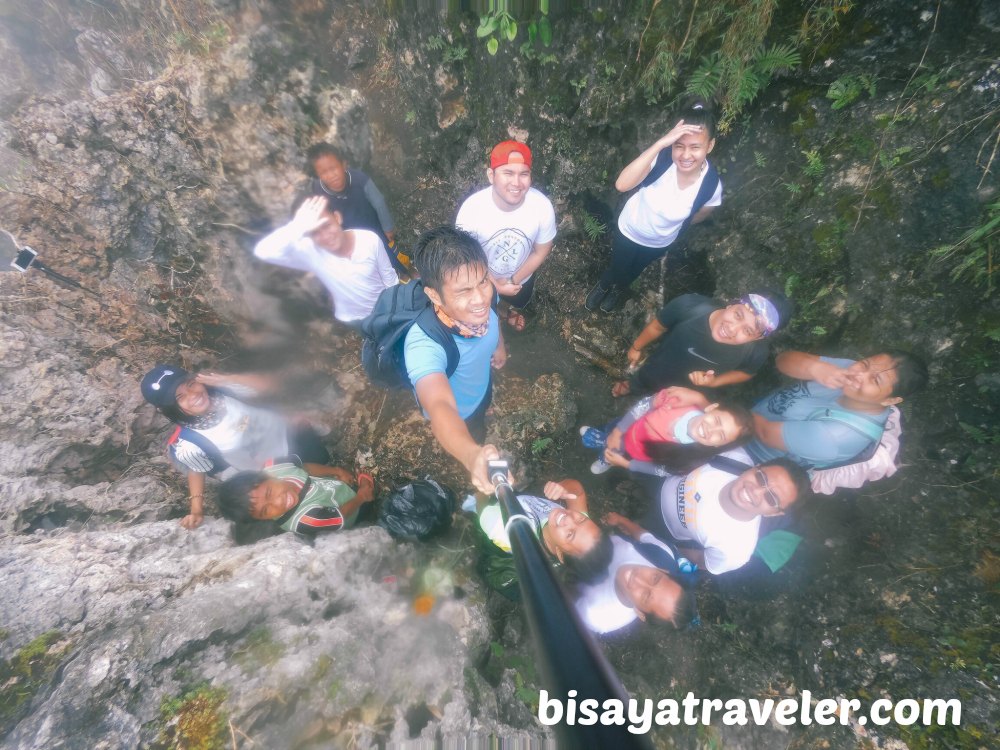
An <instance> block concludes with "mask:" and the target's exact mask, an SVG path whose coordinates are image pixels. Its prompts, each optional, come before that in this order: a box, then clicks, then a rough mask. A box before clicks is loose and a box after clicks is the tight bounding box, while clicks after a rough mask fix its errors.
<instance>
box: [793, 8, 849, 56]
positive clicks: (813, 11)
mask: <svg viewBox="0 0 1000 750" xmlns="http://www.w3.org/2000/svg"><path fill="white" fill-rule="evenodd" d="M853 8H854V2H853V0H815V1H814V2H813V3H811V4H810V5H809V9H808V10H807V11H806V13H805V15H804V16H802V23H801V24H799V31H798V34H797V36H796V43H797V44H802V45H804V44H807V43H818V42H819V41H820V40H822V39H823V38H824V37H826V36H827V35H828V34H830V32H832V31H834V30H836V28H837V26H838V25H839V23H840V17H841V16H844V15H846V14H847V13H850V11H851V9H853Z"/></svg>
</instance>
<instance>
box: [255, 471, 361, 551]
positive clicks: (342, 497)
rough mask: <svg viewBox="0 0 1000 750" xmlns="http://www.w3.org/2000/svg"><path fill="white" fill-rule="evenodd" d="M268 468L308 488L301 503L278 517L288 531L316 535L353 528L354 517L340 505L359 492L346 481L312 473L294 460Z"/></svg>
mask: <svg viewBox="0 0 1000 750" xmlns="http://www.w3.org/2000/svg"><path fill="white" fill-rule="evenodd" d="M264 471H265V472H266V473H267V474H269V475H271V476H272V477H275V478H277V479H280V480H282V481H284V482H291V483H292V484H294V485H296V486H297V487H299V489H300V490H301V488H302V487H305V486H306V484H307V483H308V487H307V488H306V493H305V496H304V497H301V498H300V499H299V504H298V505H296V506H295V507H294V508H292V509H291V510H290V511H288V513H286V514H285V515H283V516H282V517H281V518H279V519H278V525H279V526H280V527H281V528H282V529H284V530H285V531H294V532H297V533H299V534H308V535H310V536H312V535H315V534H316V533H317V532H320V531H337V530H339V529H342V528H346V527H349V526H350V525H351V523H352V522H353V521H354V516H353V515H352V516H351V517H349V518H345V517H344V514H343V513H341V512H340V506H341V505H342V504H344V503H346V502H348V501H350V500H351V499H353V498H354V496H355V494H356V493H355V492H354V490H352V489H351V488H350V487H349V486H348V485H346V484H344V483H343V482H341V481H339V480H337V479H332V478H328V477H313V476H309V474H308V473H307V472H306V470H305V469H303V468H302V467H300V466H296V465H295V464H293V463H278V464H273V465H271V466H267V467H265V468H264Z"/></svg>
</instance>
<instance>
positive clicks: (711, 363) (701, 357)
mask: <svg viewBox="0 0 1000 750" xmlns="http://www.w3.org/2000/svg"><path fill="white" fill-rule="evenodd" d="M688 354H692V355H694V356H695V357H697V358H698V359H703V360H705V361H706V362H708V363H709V364H710V365H717V364H719V363H718V362H716V361H715V360H714V359H709V358H708V357H706V356H704V355H701V354H698V352H696V351H695V350H694V347H693V346H689V347H688Z"/></svg>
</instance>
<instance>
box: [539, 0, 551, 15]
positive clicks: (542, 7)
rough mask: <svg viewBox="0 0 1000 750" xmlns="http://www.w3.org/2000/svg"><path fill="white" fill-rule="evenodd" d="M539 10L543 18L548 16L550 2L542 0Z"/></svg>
mask: <svg viewBox="0 0 1000 750" xmlns="http://www.w3.org/2000/svg"><path fill="white" fill-rule="evenodd" d="M538 10H540V11H541V12H542V15H543V16H547V15H548V14H549V0H540V2H539V3H538Z"/></svg>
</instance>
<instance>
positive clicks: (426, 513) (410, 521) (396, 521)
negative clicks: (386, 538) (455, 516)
mask: <svg viewBox="0 0 1000 750" xmlns="http://www.w3.org/2000/svg"><path fill="white" fill-rule="evenodd" d="M454 511H455V495H454V494H452V492H451V490H449V489H446V488H444V487H442V486H441V485H440V484H438V483H437V482H435V481H434V480H433V479H418V480H417V481H415V482H411V483H410V484H407V485H405V486H403V487H399V488H398V489H395V490H393V491H392V492H391V493H390V495H389V497H387V498H386V499H385V502H383V503H382V509H381V510H380V511H379V517H378V525H379V526H381V527H382V528H383V529H385V530H386V531H388V532H389V533H390V534H392V535H393V536H394V537H395V538H396V539H407V540H410V541H417V540H421V539H428V538H430V537H432V536H434V535H435V534H440V533H441V532H443V531H446V530H448V529H450V528H451V516H452V513H454Z"/></svg>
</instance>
